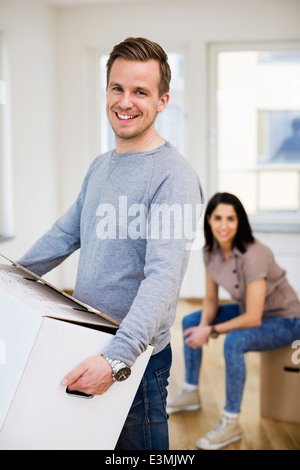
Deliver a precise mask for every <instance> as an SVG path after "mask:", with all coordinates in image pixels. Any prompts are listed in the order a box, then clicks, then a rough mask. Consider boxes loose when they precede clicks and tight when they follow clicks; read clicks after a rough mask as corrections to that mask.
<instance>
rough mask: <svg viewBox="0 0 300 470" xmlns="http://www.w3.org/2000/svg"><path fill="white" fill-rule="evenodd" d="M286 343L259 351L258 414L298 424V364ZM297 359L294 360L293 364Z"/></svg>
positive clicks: (299, 383)
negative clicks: (269, 349) (259, 411)
mask: <svg viewBox="0 0 300 470" xmlns="http://www.w3.org/2000/svg"><path fill="white" fill-rule="evenodd" d="M293 357H295V349H292V347H290V346H288V347H285V348H280V349H274V350H271V351H265V352H262V353H261V377H260V402H261V404H260V405H261V416H262V417H263V418H271V419H276V420H280V421H287V422H291V423H300V364H299V363H298V361H294V362H293ZM295 362H296V363H295Z"/></svg>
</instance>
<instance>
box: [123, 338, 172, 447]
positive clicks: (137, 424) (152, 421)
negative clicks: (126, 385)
mask: <svg viewBox="0 0 300 470" xmlns="http://www.w3.org/2000/svg"><path fill="white" fill-rule="evenodd" d="M171 363H172V350H171V346H170V344H169V345H168V346H167V347H166V348H165V349H163V350H162V351H161V352H159V353H158V354H155V355H154V356H151V358H150V361H149V363H148V366H147V368H146V371H145V373H144V376H143V378H142V381H141V383H140V386H139V388H138V391H137V394H136V396H135V399H134V401H133V404H132V406H131V409H130V411H129V414H128V417H127V420H126V422H125V425H124V427H123V430H122V432H121V435H120V438H119V441H118V443H117V446H116V448H115V450H169V430H168V415H167V412H166V401H167V385H168V378H169V375H170V368H171ZM116 406H122V404H119V405H118V404H117V403H116Z"/></svg>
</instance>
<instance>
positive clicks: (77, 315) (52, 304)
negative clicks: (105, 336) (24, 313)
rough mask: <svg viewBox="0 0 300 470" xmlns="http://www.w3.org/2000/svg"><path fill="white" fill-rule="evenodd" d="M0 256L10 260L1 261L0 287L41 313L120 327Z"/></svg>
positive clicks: (100, 313)
mask: <svg viewBox="0 0 300 470" xmlns="http://www.w3.org/2000/svg"><path fill="white" fill-rule="evenodd" d="M0 256H1V257H2V258H4V259H5V260H6V261H8V262H9V263H10V265H8V264H0V289H2V290H5V291H6V292H8V293H10V294H11V295H12V296H14V297H15V298H17V299H19V300H20V301H22V302H25V303H26V304H27V305H28V304H29V305H30V306H31V308H32V309H34V310H36V311H38V313H39V314H40V315H42V316H47V317H51V318H57V319H60V320H67V321H72V322H78V323H87V324H92V325H101V326H107V327H112V328H117V327H118V326H119V323H118V322H117V321H116V320H114V319H113V318H111V317H109V316H108V315H105V314H104V313H102V312H99V311H98V310H96V309H94V308H92V307H90V306H89V305H86V304H85V303H83V302H80V301H79V300H77V299H75V298H74V297H72V296H71V295H69V294H67V293H66V292H64V291H62V290H60V289H58V288H57V287H55V286H53V285H52V284H50V283H49V282H48V281H46V280H45V279H43V278H41V277H39V276H37V275H36V274H34V273H33V272H31V271H29V270H28V269H26V268H24V267H23V266H21V265H20V264H18V263H17V262H15V261H11V260H10V259H8V258H7V257H6V256H4V255H2V254H0ZM16 288H17V289H16Z"/></svg>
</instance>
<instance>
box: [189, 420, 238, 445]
mask: <svg viewBox="0 0 300 470" xmlns="http://www.w3.org/2000/svg"><path fill="white" fill-rule="evenodd" d="M241 438H242V430H241V428H240V425H239V422H238V420H237V419H231V418H228V417H227V416H223V417H222V419H221V421H220V422H219V424H218V425H217V426H216V427H215V428H214V429H212V430H211V431H209V432H208V433H207V434H205V436H203V437H200V439H198V441H197V442H196V446H197V447H198V448H199V449H203V450H217V449H221V448H222V447H225V446H228V445H229V444H231V443H232V442H236V441H239V440H240V439H241Z"/></svg>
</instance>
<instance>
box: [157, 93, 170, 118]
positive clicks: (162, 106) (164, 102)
mask: <svg viewBox="0 0 300 470" xmlns="http://www.w3.org/2000/svg"><path fill="white" fill-rule="evenodd" d="M169 99H170V95H169V93H164V94H163V95H162V96H161V98H160V100H159V104H158V107H157V111H158V112H159V113H161V112H162V111H163V110H164V109H165V107H166V106H167V104H168V103H169Z"/></svg>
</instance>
